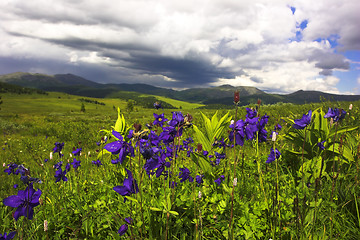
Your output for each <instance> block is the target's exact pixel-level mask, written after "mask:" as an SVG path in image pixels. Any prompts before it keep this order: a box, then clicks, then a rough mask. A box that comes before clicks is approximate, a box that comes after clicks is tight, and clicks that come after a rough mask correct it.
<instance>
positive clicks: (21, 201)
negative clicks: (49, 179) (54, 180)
mask: <svg viewBox="0 0 360 240" xmlns="http://www.w3.org/2000/svg"><path fill="white" fill-rule="evenodd" d="M40 196H41V190H40V189H38V190H37V191H36V192H35V190H34V188H33V185H32V184H30V185H29V186H28V187H27V188H26V189H25V190H19V191H18V194H17V195H12V196H10V197H7V198H5V199H4V200H3V203H4V205H5V206H9V207H13V208H17V209H16V211H15V213H14V218H15V220H16V221H17V220H18V219H19V217H20V216H24V217H27V218H28V219H30V220H31V219H32V218H33V215H34V209H33V208H34V207H36V206H38V205H39V204H40V203H39V198H40Z"/></svg>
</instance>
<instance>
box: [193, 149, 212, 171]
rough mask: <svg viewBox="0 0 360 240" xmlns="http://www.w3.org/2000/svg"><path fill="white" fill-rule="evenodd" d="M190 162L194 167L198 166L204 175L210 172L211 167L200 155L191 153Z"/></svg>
mask: <svg viewBox="0 0 360 240" xmlns="http://www.w3.org/2000/svg"><path fill="white" fill-rule="evenodd" d="M191 160H192V161H193V162H194V163H195V164H196V165H198V166H199V168H200V169H202V170H203V171H204V173H210V172H211V171H212V167H211V164H210V162H209V160H208V159H207V158H206V157H205V156H203V155H202V154H198V153H191Z"/></svg>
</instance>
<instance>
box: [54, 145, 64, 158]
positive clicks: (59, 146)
mask: <svg viewBox="0 0 360 240" xmlns="http://www.w3.org/2000/svg"><path fill="white" fill-rule="evenodd" d="M63 147H64V143H59V142H56V143H55V147H54V148H53V152H54V153H56V152H58V153H59V156H60V157H62V155H61V153H60V152H61V150H62V149H63Z"/></svg>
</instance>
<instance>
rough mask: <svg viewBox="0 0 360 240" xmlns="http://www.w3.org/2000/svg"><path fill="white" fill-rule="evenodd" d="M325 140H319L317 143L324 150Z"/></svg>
mask: <svg viewBox="0 0 360 240" xmlns="http://www.w3.org/2000/svg"><path fill="white" fill-rule="evenodd" d="M324 143H325V141H322V142H318V143H317V144H316V145H317V146H318V147H319V148H320V150H324V149H325V146H324Z"/></svg>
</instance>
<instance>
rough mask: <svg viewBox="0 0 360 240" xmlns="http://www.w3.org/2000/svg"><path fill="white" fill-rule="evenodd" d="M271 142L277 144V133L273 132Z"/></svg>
mask: <svg viewBox="0 0 360 240" xmlns="http://www.w3.org/2000/svg"><path fill="white" fill-rule="evenodd" d="M271 141H273V142H275V141H276V132H275V131H274V132H272V137H271Z"/></svg>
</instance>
